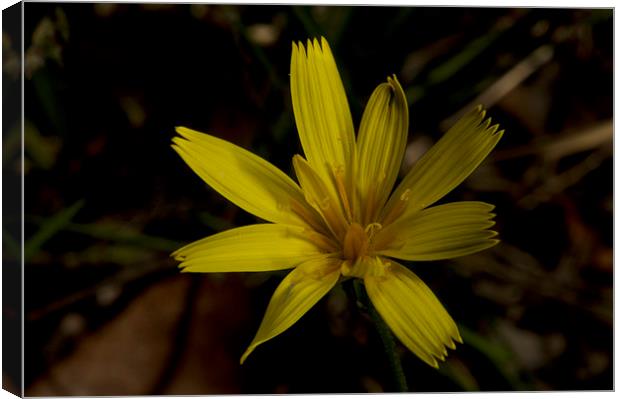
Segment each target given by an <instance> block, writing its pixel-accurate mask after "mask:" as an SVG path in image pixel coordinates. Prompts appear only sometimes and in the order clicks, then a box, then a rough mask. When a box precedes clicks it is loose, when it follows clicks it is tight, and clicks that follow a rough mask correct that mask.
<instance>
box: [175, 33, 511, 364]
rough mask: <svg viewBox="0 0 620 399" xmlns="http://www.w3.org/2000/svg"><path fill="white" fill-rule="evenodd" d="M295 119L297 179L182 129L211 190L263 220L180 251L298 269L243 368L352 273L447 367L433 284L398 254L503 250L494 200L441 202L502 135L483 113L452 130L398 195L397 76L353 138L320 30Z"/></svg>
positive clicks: (432, 360) (401, 144)
mask: <svg viewBox="0 0 620 399" xmlns="http://www.w3.org/2000/svg"><path fill="white" fill-rule="evenodd" d="M290 85H291V96H292V102H293V110H294V114H295V122H296V125H297V130H298V132H299V138H300V140H301V144H302V147H303V152H304V154H305V157H303V156H301V155H295V156H294V157H293V166H294V169H295V174H296V175H297V181H298V183H296V182H295V181H293V180H292V179H291V178H289V177H288V176H287V175H286V174H285V173H283V172H282V171H280V170H279V169H277V168H276V167H275V166H273V165H272V164H270V163H269V162H267V161H265V160H264V159H262V158H260V157H258V156H256V155H254V154H252V153H250V152H248V151H246V150H244V149H242V148H240V147H238V146H235V145H234V144H231V143H229V142H227V141H224V140H221V139H219V138H217V137H214V136H211V135H207V134H204V133H199V132H196V131H194V130H191V129H188V128H185V127H179V128H177V129H176V131H177V133H178V134H179V136H177V137H175V138H174V139H173V148H174V149H175V150H176V151H177V152H178V153H179V155H180V156H181V157H182V158H183V159H184V160H185V162H187V164H188V165H189V166H190V167H191V168H192V169H193V170H194V171H195V172H196V173H197V174H198V175H199V176H200V177H201V178H202V179H203V180H204V181H205V182H206V183H207V184H208V185H210V186H211V187H213V188H214V189H215V190H217V191H218V192H219V193H220V194H222V195H223V196H225V197H226V198H227V199H229V200H230V201H231V202H233V203H235V204H236V205H237V206H239V207H241V208H243V209H244V210H246V211H248V212H250V213H252V214H254V215H256V216H257V217H259V218H261V219H264V220H265V221H267V223H260V224H254V225H249V226H244V227H239V228H234V229H231V230H228V231H224V232H222V233H219V234H215V235H213V236H210V237H207V238H204V239H202V240H199V241H196V242H194V243H192V244H189V245H187V246H185V247H183V248H181V249H179V250H177V251H176V252H174V253H173V256H174V258H175V259H177V260H179V261H180V262H181V263H180V267H181V268H182V269H183V271H185V272H203V273H210V272H258V271H272V270H282V269H292V271H291V272H290V273H289V274H288V275H287V276H286V278H284V280H283V281H282V283H281V284H280V285H279V287H278V288H277V289H276V291H275V293H274V294H273V297H272V298H271V301H270V303H269V306H268V307H267V311H266V313H265V317H264V319H263V321H262V323H261V325H260V327H259V329H258V332H257V334H256V336H255V338H254V340H253V341H252V343H251V344H250V345H249V347H248V349H247V350H246V351H245V353H244V354H243V356H242V357H241V363H243V361H244V360H245V359H246V358H247V357H248V355H249V354H250V353H251V352H252V351H253V350H254V349H255V348H256V347H257V346H258V345H260V344H262V343H263V342H265V341H267V340H269V339H271V338H273V337H275V336H276V335H278V334H280V333H282V332H283V331H285V330H286V329H287V328H289V327H290V326H291V325H293V324H294V323H295V322H296V321H297V320H299V318H301V317H302V316H303V315H304V314H305V313H306V312H307V311H308V310H309V309H310V308H311V307H312V306H313V305H314V304H315V303H317V302H318V301H319V300H320V299H321V298H322V297H323V296H324V295H325V294H326V293H327V292H328V291H329V290H330V289H331V288H332V287H334V285H335V284H337V283H338V281H339V280H340V279H341V277H342V276H345V277H347V278H349V277H353V278H359V279H361V280H362V281H363V283H364V286H365V288H366V290H367V292H368V296H369V298H370V300H371V301H372V303H373V305H374V306H375V308H376V309H377V311H378V312H379V314H380V315H381V317H382V318H383V319H384V321H385V322H386V323H387V325H388V326H389V327H390V328H391V330H392V331H393V332H394V334H395V335H396V336H397V337H398V338H399V339H400V341H401V342H402V343H403V344H404V345H405V346H406V347H407V348H409V349H410V350H411V351H412V352H413V353H415V354H416V355H417V356H418V357H419V358H420V359H422V360H423V361H425V362H426V363H428V364H429V365H431V366H433V367H437V366H438V363H437V359H439V360H444V359H445V356H446V355H447V350H446V348H451V349H454V347H455V345H454V341H457V342H462V340H461V337H460V335H459V332H458V329H457V327H456V324H455V323H454V321H453V320H452V318H451V317H450V315H448V313H447V312H446V310H445V309H444V308H443V306H442V305H441V303H440V302H439V300H438V299H437V298H436V297H435V295H434V294H433V293H432V292H431V290H430V289H429V288H428V287H427V286H426V285H425V284H424V283H423V282H422V281H421V280H420V279H419V278H418V277H417V276H416V275H415V274H414V273H413V272H412V271H410V270H409V269H407V268H406V267H404V266H402V265H401V264H399V263H398V262H397V261H396V260H395V259H403V260H409V261H429V260H440V259H449V258H454V257H457V256H462V255H467V254H471V253H474V252H477V251H480V250H483V249H486V248H489V247H491V246H493V245H495V244H496V243H497V242H498V240H496V239H494V238H493V237H494V236H495V235H496V233H495V232H494V231H491V230H489V228H490V227H491V226H492V225H493V224H494V222H493V221H492V218H493V216H494V215H493V214H492V213H491V211H492V210H493V206H492V205H489V204H485V203H482V202H472V201H464V202H455V203H448V204H443V205H438V206H432V205H433V204H434V203H435V202H436V201H437V200H439V199H440V198H442V197H443V196H444V195H446V194H447V193H448V192H449V191H451V190H452V189H453V188H454V187H456V186H457V185H458V184H460V183H461V182H462V181H463V180H464V179H465V178H466V177H467V176H468V175H469V174H471V173H472V171H473V170H474V169H475V168H476V167H477V166H478V165H479V164H480V163H481V162H482V161H483V160H484V159H485V157H486V156H487V155H488V154H489V152H490V151H491V150H492V149H493V147H495V145H496V144H497V142H498V141H499V139H500V138H501V136H502V132H501V131H499V132H498V126H497V125H495V126H491V124H490V119H485V111H484V110H482V108H481V107H478V108H476V109H474V110H472V111H471V112H469V113H468V114H467V115H465V116H464V117H463V118H461V119H460V120H459V121H458V122H457V123H456V125H455V126H454V127H452V128H451V129H450V130H449V131H448V132H447V133H446V134H445V135H444V136H443V137H442V138H441V139H440V140H439V141H438V142H437V143H436V144H435V145H434V146H433V147H432V148H431V149H430V150H429V151H428V152H427V153H426V154H425V155H424V156H423V157H422V158H421V159H420V160H418V161H417V162H416V163H415V165H414V166H413V168H412V169H411V170H410V171H409V173H408V174H407V175H406V176H405V177H404V178H403V179H402V181H401V182H400V184H399V185H398V186H397V187H396V189H393V186H394V183H395V182H396V179H397V175H398V171H399V168H400V165H401V162H402V159H403V156H404V152H405V147H406V144H407V130H408V126H409V112H408V107H407V102H406V98H405V94H404V92H403V89H402V87H401V86H400V83H399V82H398V80H397V78H396V76H391V77H388V78H387V81H386V82H384V83H382V84H380V85H379V86H378V87H377V88H376V89H375V91H374V92H373V93H372V95H371V97H370V100H369V101H368V105H367V106H366V109H365V111H364V114H363V116H362V120H361V123H360V126H359V130H358V134H357V137H356V135H355V130H354V126H353V121H352V118H351V112H350V110H349V105H348V102H347V97H346V95H345V92H344V88H343V85H342V81H341V79H340V75H339V73H338V69H337V67H336V63H335V60H334V57H333V55H332V53H331V50H330V48H329V45H328V43H327V41H326V40H325V39H324V38H321V40H320V41H319V40H317V39H314V40H308V42H307V44H306V46H304V45H303V44H302V43H294V44H293V54H292V58H291V73H290Z"/></svg>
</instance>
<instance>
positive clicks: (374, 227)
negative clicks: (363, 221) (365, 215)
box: [364, 222, 383, 240]
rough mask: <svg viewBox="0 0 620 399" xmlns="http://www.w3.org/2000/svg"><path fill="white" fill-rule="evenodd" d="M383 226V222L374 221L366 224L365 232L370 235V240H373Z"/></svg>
mask: <svg viewBox="0 0 620 399" xmlns="http://www.w3.org/2000/svg"><path fill="white" fill-rule="evenodd" d="M382 228H383V226H382V225H381V223H377V222H374V223H371V224H369V225H368V226H366V228H365V229H364V232H365V233H366V235H367V236H368V240H372V238H373V237H374V236H375V234H377V233H378V232H379V230H381V229H382Z"/></svg>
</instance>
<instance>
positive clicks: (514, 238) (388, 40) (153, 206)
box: [3, 3, 613, 396]
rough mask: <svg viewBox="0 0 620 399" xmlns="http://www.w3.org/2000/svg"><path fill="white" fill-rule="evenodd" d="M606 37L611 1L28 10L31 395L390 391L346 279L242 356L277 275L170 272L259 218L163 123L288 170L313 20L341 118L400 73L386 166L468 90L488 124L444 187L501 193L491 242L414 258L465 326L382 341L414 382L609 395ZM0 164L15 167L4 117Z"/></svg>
mask: <svg viewBox="0 0 620 399" xmlns="http://www.w3.org/2000/svg"><path fill="white" fill-rule="evenodd" d="M612 31H613V13H612V10H610V9H607V10H605V9H598V10H588V9H560V8H555V9H545V8H536V9H526V8H521V9H511V8H493V9H485V8H422V7H410V8H404V7H401V8H398V7H362V6H359V7H332V6H248V5H234V6H233V5H206V4H192V5H165V4H157V5H155V4H133V5H128V4H122V5H121V4H114V3H98V4H87V3H85V4H62V5H60V4H49V3H26V4H25V36H24V40H25V51H26V53H25V71H26V77H25V112H26V115H25V118H26V119H25V126H24V130H25V154H26V158H25V179H26V186H25V212H26V215H25V237H26V244H25V257H26V262H27V265H26V269H25V279H26V280H25V299H26V303H25V340H26V347H25V351H26V352H25V372H26V375H25V386H26V394H27V395H48V396H49V395H119V394H121V395H131V394H225V393H312V392H381V391H391V390H393V389H394V385H393V381H392V378H391V376H390V375H389V371H388V370H389V368H388V367H387V361H386V358H385V355H384V353H383V352H382V346H381V342H380V340H379V337H378V335H377V333H376V331H375V330H374V328H373V325H372V323H371V322H370V320H369V318H368V316H367V315H366V314H365V313H364V312H361V311H360V310H358V309H357V307H356V304H355V303H352V302H351V301H350V300H348V299H347V295H346V291H345V289H343V288H337V289H335V290H333V292H332V293H330V295H328V297H326V298H325V299H324V300H323V301H322V302H320V303H319V305H317V306H316V307H315V308H314V309H313V310H311V311H310V312H309V313H308V314H307V315H306V316H304V317H303V318H302V320H301V321H300V322H298V323H297V324H296V325H295V326H293V327H292V328H291V329H290V330H288V331H287V332H286V333H284V334H282V335H281V336H280V337H279V338H277V339H275V340H273V341H270V342H269V343H267V344H265V345H263V346H261V347H260V348H258V349H257V350H256V352H255V353H254V354H253V355H252V356H251V357H250V358H249V360H248V361H247V363H246V364H245V365H244V366H243V367H240V366H239V365H238V359H239V357H240V355H241V353H242V352H243V350H244V349H245V348H246V345H247V344H248V343H249V342H250V340H251V339H252V337H253V335H254V333H255V332H256V329H257V327H258V325H259V323H260V320H261V318H262V315H263V312H264V310H265V308H266V305H267V302H268V301H269V298H270V296H271V294H272V292H273V290H274V289H275V287H276V286H277V284H278V283H279V281H280V280H281V278H282V276H283V275H284V273H272V274H268V273H260V274H225V275H187V274H184V275H181V274H179V272H178V270H177V268H176V263H175V262H174V261H172V260H171V259H170V258H169V256H168V255H169V253H170V252H171V251H173V250H174V249H176V248H178V247H179V246H181V245H183V244H185V243H188V242H190V241H193V240H196V239H199V238H202V237H204V236H207V235H209V234H212V233H214V232H217V231H221V230H223V229H226V228H229V227H231V226H237V225H243V224H247V223H252V222H254V221H255V219H254V218H253V217H252V216H251V215H248V214H246V213H245V212H243V211H240V210H239V209H237V208H236V207H235V206H234V205H232V204H230V203H229V202H227V201H226V200H225V199H224V198H222V197H221V196H219V195H218V194H217V193H215V192H214V191H213V190H211V189H210V188H209V187H207V186H206V185H205V184H204V183H203V182H202V181H201V180H200V179H199V178H198V177H197V176H195V175H194V173H193V172H191V170H190V169H189V168H188V167H187V166H186V165H185V164H184V163H183V162H182V160H181V159H180V158H179V157H178V156H177V155H176V154H175V153H174V152H173V151H172V150H171V148H170V145H169V144H170V140H171V138H172V137H173V135H174V127H175V126H178V125H184V126H188V127H192V128H195V129H197V130H201V131H205V132H209V133H212V134H215V135H217V136H219V137H222V138H225V139H226V140H229V141H232V142H234V143H236V144H238V145H241V146H243V147H245V148H248V149H250V150H251V151H253V152H255V153H258V154H259V155H261V156H263V157H265V158H266V159H268V160H269V161H271V162H272V163H274V164H275V165H277V166H278V167H280V168H282V169H283V170H285V171H288V172H290V171H291V157H292V156H293V155H294V154H295V153H300V152H301V149H300V145H299V142H298V138H297V134H296V130H295V126H294V121H293V115H292V107H291V102H290V93H289V88H288V73H289V64H290V52H291V42H292V41H293V40H305V39H306V38H308V37H315V36H319V35H324V36H325V37H326V38H327V39H328V40H329V41H330V44H331V46H332V49H333V51H334V54H335V57H336V59H337V62H338V65H339V69H340V72H341V74H342V78H343V81H344V84H345V87H346V90H347V94H348V96H349V101H350V104H351V108H352V112H353V116H354V120H355V121H356V124H358V123H359V120H360V117H361V113H362V111H363V107H364V105H365V103H366V101H367V99H368V97H369V96H370V93H371V92H372V90H373V89H374V87H375V86H376V85H377V84H379V83H380V82H382V81H383V80H384V79H385V78H386V77H387V76H388V75H389V74H392V73H396V74H397V75H398V77H399V79H400V80H401V82H402V84H403V86H404V87H405V89H406V92H407V96H408V100H409V103H410V113H411V126H410V136H409V138H410V145H409V147H408V150H407V157H406V160H405V163H404V165H403V169H407V168H408V167H409V166H410V165H411V164H412V163H413V162H414V161H415V159H417V157H418V156H419V155H420V154H421V153H422V152H423V151H424V150H426V149H427V148H428V147H429V146H430V145H431V144H432V143H433V142H434V141H436V140H437V139H438V138H439V137H440V136H441V134H442V133H443V132H444V131H445V130H447V128H448V127H449V126H450V125H451V123H453V121H454V120H455V118H457V117H458V116H459V115H460V114H461V113H463V112H464V111H465V110H468V109H470V108H471V107H472V106H474V105H475V104H478V103H482V104H484V105H485V106H487V107H488V108H489V114H490V115H491V116H492V117H493V119H494V121H496V122H499V123H501V125H502V127H503V128H505V129H506V134H505V136H504V138H503V140H502V141H501V142H500V144H499V146H498V148H497V149H496V151H495V152H494V153H493V154H492V155H491V156H490V158H489V159H488V160H487V161H486V162H485V163H484V164H483V165H482V167H481V168H480V169H479V170H478V171H477V172H476V173H475V174H474V175H472V176H471V177H470V178H469V179H468V180H467V181H466V183H465V184H463V185H462V186H461V187H459V188H458V189H457V190H455V191H454V192H453V193H451V194H450V195H449V196H448V198H446V200H447V201H449V200H463V199H468V200H473V199H476V200H482V201H486V202H489V203H492V204H495V205H496V206H497V208H496V213H497V230H498V231H499V232H500V238H501V239H502V243H501V244H500V245H498V246H497V247H495V248H493V249H492V250H488V251H484V252H482V253H479V254H475V255H472V256H468V257H463V258H459V259H455V260H453V261H449V262H429V263H416V264H409V266H410V267H411V268H412V269H413V270H414V271H415V272H416V273H417V274H418V275H420V276H421V277H422V278H423V279H424V280H425V281H426V282H427V284H428V285H429V286H430V287H431V288H432V289H433V291H434V292H435V293H436V294H437V296H438V297H439V299H440V300H441V301H442V302H443V303H444V305H445V307H446V308H447V309H448V311H449V312H450V313H451V314H452V316H453V317H454V319H455V320H456V321H457V323H458V324H459V326H460V329H461V332H462V336H463V338H464V340H465V344H464V345H460V346H459V347H458V349H457V350H456V351H454V352H451V354H450V356H449V358H448V360H447V361H446V362H445V363H443V364H442V365H441V367H440V368H439V370H434V369H432V368H429V367H428V366H426V365H424V364H423V363H422V362H421V361H420V360H418V359H417V358H416V357H415V356H414V355H412V354H411V353H409V352H407V351H406V350H404V349H403V348H402V347H400V346H399V351H400V353H401V354H402V359H403V364H404V369H405V373H406V376H407V379H408V382H409V387H410V389H411V390H412V391H462V390H474V391H476V390H483V391H485V390H565V389H571V390H580V389H612V388H613V385H612V384H613V382H612V378H613V377H612V366H613V355H612V345H613V330H612V319H613V312H612V295H613V291H612V281H613V279H612V276H613V262H612V234H613V222H612V214H613V196H612V188H613V182H612V174H613V171H612V164H613V161H612V130H613V124H612V118H613V110H612V99H613V89H612V87H613V85H612V80H613V50H612V42H613V39H612ZM3 41H4V44H5V46H4V47H5V53H4V55H5V57H4V59H5V62H4V65H3V74H4V76H3V79H5V81H10V80H11V79H16V78H17V76H18V72H19V62H18V58H15V57H18V54H19V53H18V52H19V45H18V43H16V42H12V41H11V37H8V36H7V35H3ZM7 49H8V50H7ZM11 49H12V50H11ZM15 65H17V67H16V66H15ZM3 160H4V164H3V167H4V168H5V170H6V169H8V170H13V173H14V176H15V177H16V178H17V177H18V176H19V129H14V130H13V131H9V132H5V136H4V154H3ZM11 217H12V219H11ZM4 220H5V223H9V224H10V223H16V219H15V215H13V216H11V215H4ZM18 239H19V237H11V236H10V235H9V234H7V231H4V234H3V254H4V257H5V259H11V257H13V259H14V258H15V256H16V254H17V253H18V252H17V249H18V244H17V242H18ZM345 288H346V287H345Z"/></svg>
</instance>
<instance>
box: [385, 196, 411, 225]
mask: <svg viewBox="0 0 620 399" xmlns="http://www.w3.org/2000/svg"><path fill="white" fill-rule="evenodd" d="M410 198H411V189H406V190H405V191H404V192H403V193H402V194H401V195H400V197H399V198H398V201H396V204H394V206H393V207H392V209H390V211H389V213H388V214H387V215H386V216H385V217H384V218H383V224H384V225H388V224H390V223H392V222H393V221H394V220H395V219H396V218H397V217H399V216H400V215H402V214H403V212H404V211H405V208H406V207H407V203H408V202H409V199H410Z"/></svg>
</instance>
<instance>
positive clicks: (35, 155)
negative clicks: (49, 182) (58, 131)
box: [24, 119, 61, 170]
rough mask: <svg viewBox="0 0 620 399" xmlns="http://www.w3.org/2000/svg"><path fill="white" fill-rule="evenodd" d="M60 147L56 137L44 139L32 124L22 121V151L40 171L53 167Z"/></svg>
mask: <svg viewBox="0 0 620 399" xmlns="http://www.w3.org/2000/svg"><path fill="white" fill-rule="evenodd" d="M60 146H61V142H60V139H59V138H58V137H44V136H42V135H41V133H40V132H39V129H37V127H36V126H35V125H34V124H33V123H32V122H30V121H29V120H27V119H26V120H24V151H25V152H26V153H27V154H28V155H29V157H30V158H31V159H32V160H33V161H34V163H35V164H36V165H37V166H39V167H40V168H41V169H45V170H49V169H51V168H52V167H53V166H54V164H55V163H56V156H57V154H58V151H59V149H60Z"/></svg>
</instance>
